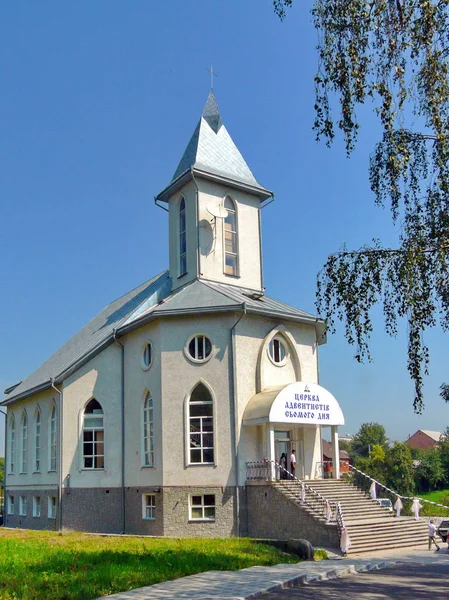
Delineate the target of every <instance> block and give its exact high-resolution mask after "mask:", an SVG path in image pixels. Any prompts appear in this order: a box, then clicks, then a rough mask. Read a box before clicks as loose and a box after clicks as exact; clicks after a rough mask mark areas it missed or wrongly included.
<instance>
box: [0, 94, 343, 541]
mask: <svg viewBox="0 0 449 600" xmlns="http://www.w3.org/2000/svg"><path fill="white" fill-rule="evenodd" d="M272 197H273V195H272V193H271V192H270V191H269V190H268V189H267V188H265V187H264V186H263V185H261V184H260V183H259V181H258V180H257V179H256V178H255V176H254V175H253V173H252V172H251V170H250V169H249V167H248V165H247V163H246V162H245V160H244V158H243V156H242V155H241V153H240V152H239V150H238V149H237V147H236V146H235V144H234V142H233V140H232V139H231V137H230V135H229V133H228V131H227V129H226V127H225V126H224V124H223V122H222V118H221V115H220V112H219V109H218V106H217V102H216V99H215V95H214V92H213V90H211V92H210V94H209V97H208V99H207V103H206V106H205V108H204V111H203V113H202V115H201V118H200V120H199V122H198V125H197V127H196V129H195V130H194V132H193V135H192V137H191V139H190V141H189V143H188V145H187V147H186V149H185V152H184V154H183V155H182V158H181V160H180V162H179V165H178V167H177V168H176V170H175V172H174V175H173V178H172V180H171V181H170V182H169V183H168V185H167V187H166V188H165V189H163V190H162V191H161V192H160V193H159V194H158V195H157V197H156V204H157V206H158V207H160V208H162V209H164V210H165V211H167V213H168V214H167V217H168V231H169V249H168V250H169V267H168V269H167V270H166V271H164V272H163V273H160V274H158V275H156V276H154V277H152V278H151V279H149V280H148V281H146V282H145V283H143V284H141V285H139V286H138V287H136V288H135V289H133V290H131V291H130V292H128V293H126V294H125V295H124V296H122V297H121V298H119V299H118V300H115V301H114V302H112V303H111V304H109V305H108V306H107V307H106V308H105V309H104V310H102V311H101V312H100V313H99V314H98V315H97V316H96V317H94V318H93V319H92V320H91V321H90V322H89V323H88V324H87V325H86V326H85V327H83V328H82V329H81V330H80V331H79V332H78V333H77V334H76V335H75V336H74V337H73V338H72V339H70V340H69V341H68V342H67V343H66V344H65V345H64V346H62V347H61V348H60V349H59V350H58V351H57V352H56V353H55V354H54V355H53V356H52V357H50V358H49V359H48V360H47V361H46V362H45V363H44V364H43V365H42V366H40V367H39V368H38V369H37V370H36V371H35V372H34V373H32V374H31V375H29V376H28V377H27V378H25V379H24V380H23V381H21V382H20V383H18V384H16V385H13V386H11V387H10V388H8V389H7V390H5V397H4V398H3V400H2V403H1V405H2V406H3V407H6V410H7V422H6V457H5V525H6V526H7V527H22V528H29V529H60V530H64V529H74V530H81V531H90V532H109V533H128V534H147V535H156V536H178V537H181V536H189V537H194V536H214V537H226V536H234V535H257V531H256V530H255V529H254V528H253V529H251V526H250V524H249V523H250V516H249V515H251V513H255V512H256V511H257V510H258V507H257V506H255V505H254V498H255V497H256V496H254V494H252V492H251V488H252V487H255V486H259V487H260V486H261V487H260V490H263V489H265V488H267V487H268V486H270V485H271V484H273V483H274V482H275V481H276V480H277V479H279V478H280V477H281V478H282V477H283V472H282V469H280V467H279V464H278V463H279V458H280V456H281V455H282V454H283V453H285V454H286V455H287V457H288V464H287V466H288V469H289V470H290V456H291V453H292V451H293V450H295V453H296V461H297V462H296V477H297V478H298V479H300V480H301V481H304V482H306V483H311V482H312V481H313V480H317V479H318V480H319V479H321V478H322V477H323V445H322V431H323V428H327V429H326V431H327V432H329V428H330V432H331V440H332V452H333V462H334V465H335V466H334V469H333V474H332V475H333V477H334V478H337V479H338V478H339V469H338V466H339V453H338V426H339V425H343V424H344V418H343V414H342V411H341V409H340V407H339V405H338V403H337V401H336V400H335V398H334V397H333V396H332V394H331V393H330V392H329V391H327V390H325V389H324V388H323V387H321V386H320V385H319V381H318V347H319V346H320V345H321V344H324V343H325V341H326V327H325V323H324V321H323V320H321V319H319V318H317V317H316V316H314V315H312V314H308V313H306V312H304V311H302V310H300V309H298V308H294V307H292V306H289V305H287V304H285V303H283V302H280V301H278V300H275V299H273V298H272V297H270V296H268V295H266V294H265V288H264V279H263V262H262V244H261V221H262V215H263V208H264V207H265V206H266V205H267V204H268V203H270V202H271V201H272ZM154 210H156V208H155V209H154ZM265 497H267V493H265Z"/></svg>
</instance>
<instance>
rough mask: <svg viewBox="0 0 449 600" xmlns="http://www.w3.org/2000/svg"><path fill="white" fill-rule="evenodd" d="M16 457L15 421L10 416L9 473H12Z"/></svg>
mask: <svg viewBox="0 0 449 600" xmlns="http://www.w3.org/2000/svg"><path fill="white" fill-rule="evenodd" d="M15 457H16V420H15V418H14V415H11V418H10V420H9V472H10V473H14V468H15V464H14V463H15Z"/></svg>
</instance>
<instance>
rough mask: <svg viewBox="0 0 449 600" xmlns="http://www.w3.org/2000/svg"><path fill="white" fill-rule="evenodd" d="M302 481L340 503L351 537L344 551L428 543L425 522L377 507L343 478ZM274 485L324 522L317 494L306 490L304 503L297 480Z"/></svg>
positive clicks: (364, 550) (375, 503)
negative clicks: (349, 546)
mask: <svg viewBox="0 0 449 600" xmlns="http://www.w3.org/2000/svg"><path fill="white" fill-rule="evenodd" d="M306 483H307V485H308V486H310V487H311V488H312V489H313V490H315V491H316V492H318V494H321V496H324V497H325V498H326V500H329V501H330V502H340V505H341V508H342V513H343V519H344V523H345V526H346V528H347V530H348V533H349V537H350V539H351V548H350V549H349V552H348V554H359V553H362V552H375V551H377V550H388V549H393V548H410V547H413V546H421V547H422V546H423V545H426V544H427V542H428V526H427V523H426V522H425V521H422V520H420V521H415V520H414V519H412V518H410V517H395V516H394V514H395V513H392V512H389V511H388V510H387V509H385V508H383V507H381V506H380V505H379V504H378V503H377V502H376V501H375V500H371V498H370V497H369V495H368V494H366V493H365V492H363V491H362V490H360V489H359V488H357V487H355V486H353V485H351V484H349V483H346V482H345V481H342V480H335V479H315V480H311V481H307V482H306ZM275 485H276V487H277V488H278V489H279V490H280V491H281V492H282V493H283V494H284V495H285V496H286V497H288V498H289V499H290V500H291V501H292V502H295V503H296V504H298V506H300V507H301V508H302V509H303V510H306V511H307V512H309V513H310V514H312V515H313V516H314V518H315V519H317V520H319V521H320V522H325V521H326V518H325V514H324V511H323V504H322V502H321V501H320V499H319V497H318V496H316V495H315V494H313V493H311V492H307V493H306V502H305V503H301V502H300V500H299V499H300V496H301V484H300V483H299V482H298V481H279V482H277V483H276V484H275ZM333 526H334V527H335V526H336V525H333Z"/></svg>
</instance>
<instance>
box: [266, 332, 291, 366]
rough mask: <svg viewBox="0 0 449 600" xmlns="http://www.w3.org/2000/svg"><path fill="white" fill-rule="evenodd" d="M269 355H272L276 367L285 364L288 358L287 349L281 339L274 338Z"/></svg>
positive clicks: (269, 348)
mask: <svg viewBox="0 0 449 600" xmlns="http://www.w3.org/2000/svg"><path fill="white" fill-rule="evenodd" d="M268 353H269V355H270V358H271V360H272V361H273V362H274V363H275V364H276V365H281V364H283V363H284V361H285V359H286V357H287V349H286V348H285V346H284V344H283V342H282V341H281V340H280V339H279V338H274V339H272V340H271V342H270V344H269V346H268Z"/></svg>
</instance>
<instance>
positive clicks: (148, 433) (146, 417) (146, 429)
mask: <svg viewBox="0 0 449 600" xmlns="http://www.w3.org/2000/svg"><path fill="white" fill-rule="evenodd" d="M153 435H154V433H153V398H152V397H151V394H150V392H148V393H147V395H146V396H145V402H144V404H143V465H144V466H145V467H152V466H154V437H153Z"/></svg>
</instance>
